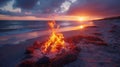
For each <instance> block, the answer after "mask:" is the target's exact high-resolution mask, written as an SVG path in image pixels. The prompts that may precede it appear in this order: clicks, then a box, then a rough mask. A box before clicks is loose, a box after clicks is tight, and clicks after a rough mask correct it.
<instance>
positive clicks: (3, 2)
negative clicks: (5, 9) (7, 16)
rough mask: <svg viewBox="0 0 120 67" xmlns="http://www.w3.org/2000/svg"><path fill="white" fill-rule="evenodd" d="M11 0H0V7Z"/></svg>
mask: <svg viewBox="0 0 120 67" xmlns="http://www.w3.org/2000/svg"><path fill="white" fill-rule="evenodd" d="M9 1H11V0H0V7H2V6H4V5H6V4H7V2H9Z"/></svg>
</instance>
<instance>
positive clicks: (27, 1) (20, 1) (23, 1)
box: [14, 0, 38, 9]
mask: <svg viewBox="0 0 120 67" xmlns="http://www.w3.org/2000/svg"><path fill="white" fill-rule="evenodd" d="M37 1H38V0H16V2H15V5H14V6H16V7H20V8H23V9H31V8H33V7H34V6H35V4H36V3H37Z"/></svg>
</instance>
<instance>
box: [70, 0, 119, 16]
mask: <svg viewBox="0 0 120 67" xmlns="http://www.w3.org/2000/svg"><path fill="white" fill-rule="evenodd" d="M79 2H80V0H79ZM119 8H120V0H114V1H113V0H86V2H85V3H84V4H80V3H79V4H74V5H73V6H72V7H71V8H70V10H69V11H68V14H70V15H94V16H98V15H99V16H102V15H113V14H119V15H120V13H119V12H120V9H119Z"/></svg>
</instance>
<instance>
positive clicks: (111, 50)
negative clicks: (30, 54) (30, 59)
mask: <svg viewBox="0 0 120 67" xmlns="http://www.w3.org/2000/svg"><path fill="white" fill-rule="evenodd" d="M92 22H93V23H94V25H93V26H87V27H85V28H84V29H79V28H78V29H77V30H75V29H72V30H68V29H66V30H64V31H63V30H62V29H61V30H60V32H62V33H63V35H64V36H65V38H66V39H67V38H68V39H69V38H70V39H73V40H74V41H73V42H74V44H75V45H76V46H77V47H80V49H81V51H80V53H79V56H78V59H77V60H76V61H74V62H72V63H70V64H67V65H65V67H119V66H120V65H119V63H120V58H119V56H120V49H119V48H120V38H119V34H120V32H119V30H120V29H119V28H120V26H119V25H118V24H119V22H120V20H116V21H115V20H99V21H92ZM113 22H114V23H113ZM115 25H116V26H115ZM114 27H115V28H114ZM116 27H117V28H116ZM116 29H117V30H116ZM111 30H112V31H111ZM44 33H45V32H44ZM44 33H42V34H44ZM42 34H41V36H39V37H36V36H35V35H34V36H35V37H34V38H31V39H28V40H25V41H24V40H23V41H20V42H19V43H14V45H10V44H6V45H3V46H2V47H0V67H15V66H16V65H17V64H18V63H19V62H20V61H21V60H22V59H23V58H24V56H25V55H24V53H25V50H26V48H27V47H29V46H31V45H33V43H34V42H35V41H36V40H38V41H40V42H42V41H44V40H45V39H46V38H47V36H48V34H49V33H48V32H47V33H45V34H44V35H42ZM116 34H117V35H116ZM21 36H22V35H21Z"/></svg>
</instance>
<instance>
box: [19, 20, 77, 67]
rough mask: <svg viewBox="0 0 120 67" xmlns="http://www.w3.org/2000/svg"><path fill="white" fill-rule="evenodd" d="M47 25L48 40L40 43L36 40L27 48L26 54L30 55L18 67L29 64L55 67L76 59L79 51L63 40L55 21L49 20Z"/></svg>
mask: <svg viewBox="0 0 120 67" xmlns="http://www.w3.org/2000/svg"><path fill="white" fill-rule="evenodd" d="M48 25H49V27H50V32H51V33H50V36H49V38H48V40H46V41H45V42H42V43H39V42H38V41H37V42H35V43H34V45H33V46H31V47H29V48H27V52H26V54H27V56H28V55H29V56H32V57H30V58H27V59H26V60H24V61H23V62H22V63H21V64H20V67H26V66H31V65H32V66H31V67H37V66H40V67H41V66H43V67H49V66H50V67H51V66H52V67H56V66H58V65H60V66H61V65H64V64H66V63H69V62H72V61H74V60H76V57H77V55H78V53H79V50H78V49H77V48H76V46H75V45H73V44H72V43H69V42H65V40H64V39H65V38H64V35H63V34H62V33H60V32H58V30H59V26H58V25H56V23H55V21H50V22H49V23H48ZM46 59H47V60H46ZM31 61H32V62H31ZM36 65H37V66H36ZM44 65H46V66H44Z"/></svg>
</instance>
